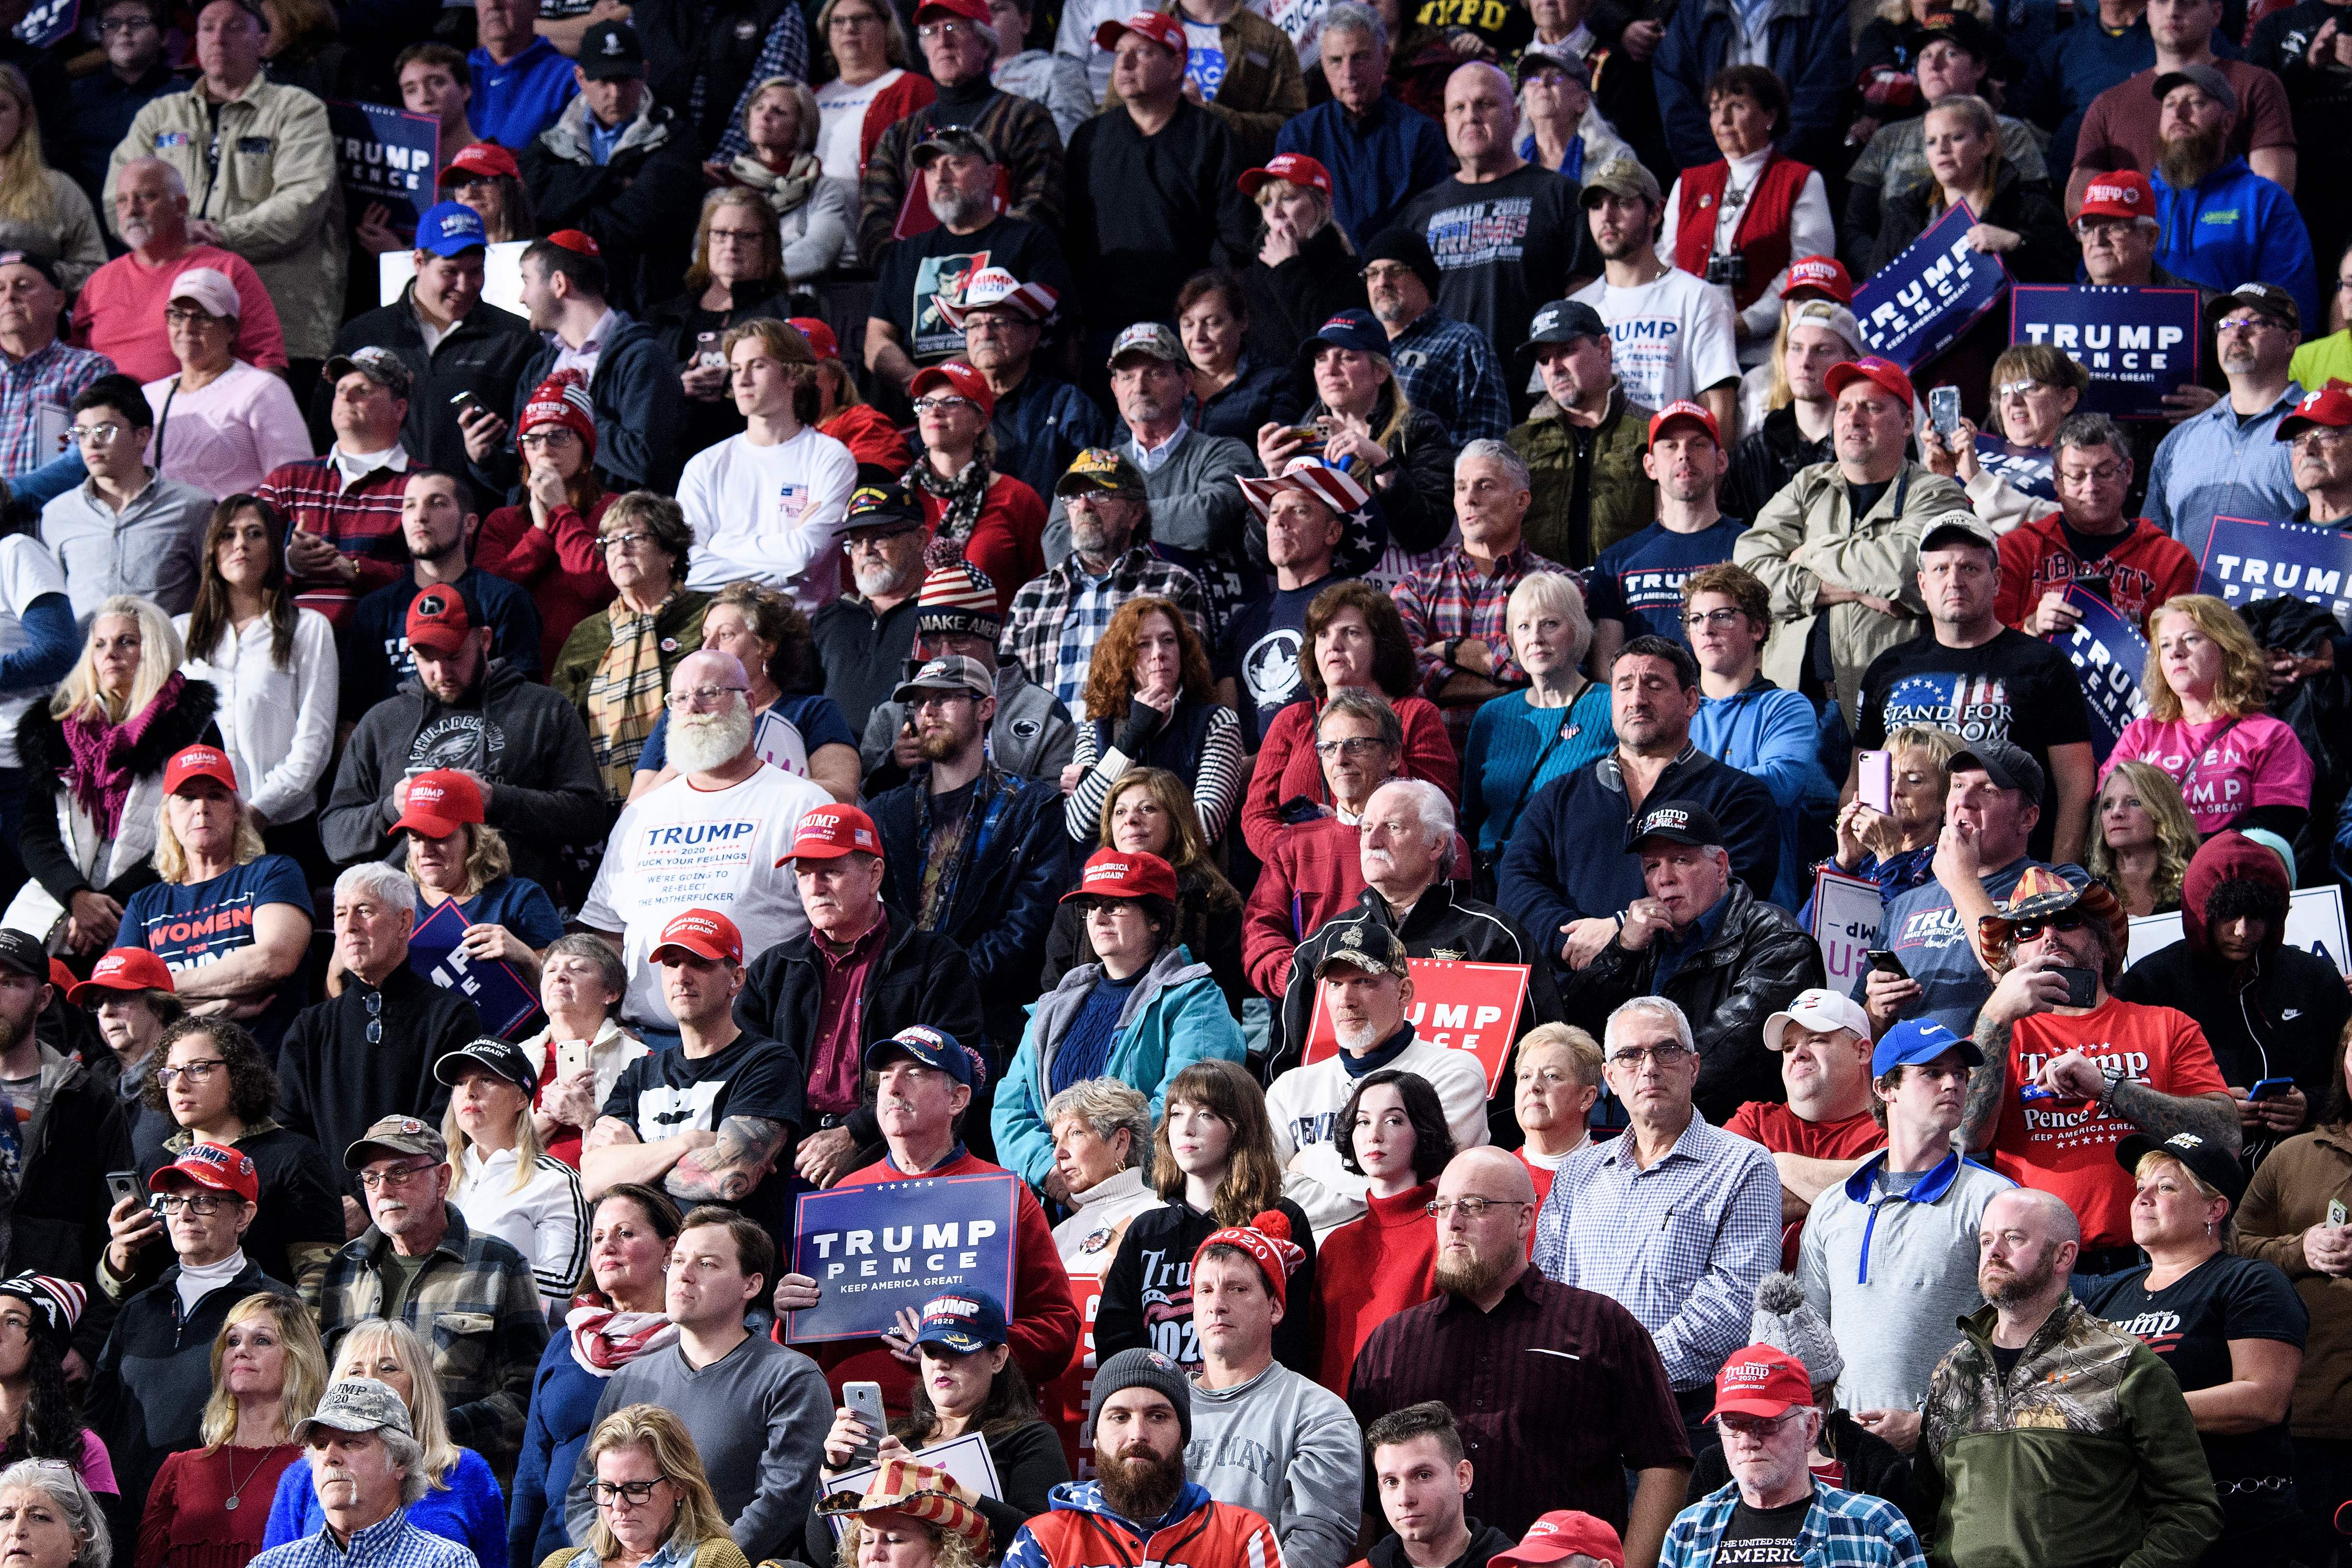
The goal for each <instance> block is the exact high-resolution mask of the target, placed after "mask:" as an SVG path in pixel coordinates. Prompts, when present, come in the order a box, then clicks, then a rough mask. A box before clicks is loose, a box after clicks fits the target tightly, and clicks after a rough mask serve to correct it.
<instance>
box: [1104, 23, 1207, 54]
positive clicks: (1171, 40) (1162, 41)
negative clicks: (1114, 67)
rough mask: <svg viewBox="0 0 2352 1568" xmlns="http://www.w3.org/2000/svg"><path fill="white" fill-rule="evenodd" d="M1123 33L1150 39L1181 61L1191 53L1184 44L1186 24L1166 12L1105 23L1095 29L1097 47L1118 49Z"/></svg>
mask: <svg viewBox="0 0 2352 1568" xmlns="http://www.w3.org/2000/svg"><path fill="white" fill-rule="evenodd" d="M1121 33H1135V34H1138V35H1140V36H1141V37H1147V38H1150V40H1151V41H1152V42H1153V43H1155V44H1158V45H1159V46H1160V47H1161V48H1163V49H1166V50H1167V51H1168V52H1169V53H1170V54H1172V55H1174V56H1175V57H1176V58H1178V59H1180V60H1181V59H1182V58H1184V57H1185V56H1186V55H1187V54H1188V53H1190V52H1191V51H1190V49H1189V48H1188V47H1187V46H1186V44H1185V42H1184V24H1183V23H1181V22H1180V21H1178V20H1177V19H1176V18H1175V17H1173V16H1170V15H1169V14H1168V13H1167V12H1165V11H1138V12H1137V13H1136V14H1135V15H1134V16H1129V18H1128V19H1127V20H1126V21H1124V22H1105V23H1104V24H1103V25H1102V26H1099V27H1097V28H1096V29H1095V47H1097V48H1098V49H1103V50H1107V51H1108V50H1115V49H1117V48H1118V36H1119V35H1120V34H1121Z"/></svg>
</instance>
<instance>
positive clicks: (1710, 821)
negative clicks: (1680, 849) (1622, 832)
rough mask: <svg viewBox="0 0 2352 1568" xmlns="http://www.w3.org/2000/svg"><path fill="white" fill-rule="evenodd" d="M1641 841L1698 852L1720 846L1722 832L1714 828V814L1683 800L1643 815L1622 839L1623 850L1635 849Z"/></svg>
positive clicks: (1655, 808)
mask: <svg viewBox="0 0 2352 1568" xmlns="http://www.w3.org/2000/svg"><path fill="white" fill-rule="evenodd" d="M1645 838H1663V839H1664V840H1665V841H1666V842H1667V843H1669V844H1686V845H1689V846H1691V847H1694V848H1699V849H1720V848H1722V847H1723V829H1722V828H1721V827H1720V826H1717V823H1716V820H1715V814H1714V813H1713V812H1711V811H1709V810H1707V809H1706V807H1705V806H1703V805H1694V804H1693V803H1691V802H1689V801H1686V800H1670V801H1668V802H1666V803H1665V804H1664V805H1654V806H1652V807H1651V808H1650V809H1649V810H1647V811H1645V812H1643V814H1642V816H1641V820H1640V821H1638V822H1636V823H1634V824H1633V832H1632V833H1630V834H1628V835H1627V836H1626V838H1625V847H1627V848H1628V849H1638V848H1640V847H1641V845H1642V841H1643V839H1645Z"/></svg>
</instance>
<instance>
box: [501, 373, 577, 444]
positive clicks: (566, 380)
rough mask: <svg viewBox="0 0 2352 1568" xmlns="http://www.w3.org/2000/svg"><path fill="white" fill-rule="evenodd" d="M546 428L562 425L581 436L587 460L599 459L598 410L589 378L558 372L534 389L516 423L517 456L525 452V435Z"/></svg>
mask: <svg viewBox="0 0 2352 1568" xmlns="http://www.w3.org/2000/svg"><path fill="white" fill-rule="evenodd" d="M543 425H561V426H563V427H564V428H565V429H567V430H569V431H571V432H572V434H573V435H575V436H577V437H580V443H581V445H582V446H583V447H586V448H587V451H588V460H589V461H590V462H592V463H593V462H594V461H595V460H596V409H595V405H593V403H591V402H590V401H589V400H588V378H587V377H586V376H584V375H583V374H580V373H579V372H578V371H576V370H559V371H557V372H556V373H555V374H553V375H551V376H549V377H548V378H547V379H546V380H545V381H542V382H541V383H540V384H539V385H538V386H537V387H535V388H533V389H532V391H531V395H530V401H529V402H528V403H525V404H524V405H522V418H521V419H520V420H519V421H517V422H516V424H515V453H516V455H517V456H518V457H520V455H521V453H522V437H523V432H525V431H526V430H536V429H538V428H539V427H540V426H543Z"/></svg>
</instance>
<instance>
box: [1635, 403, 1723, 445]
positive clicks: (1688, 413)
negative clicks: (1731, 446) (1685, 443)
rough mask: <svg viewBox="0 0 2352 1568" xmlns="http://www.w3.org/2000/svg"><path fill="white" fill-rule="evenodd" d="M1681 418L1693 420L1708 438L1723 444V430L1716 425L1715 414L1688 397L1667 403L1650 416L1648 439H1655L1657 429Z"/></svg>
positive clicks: (1661, 428) (1717, 443)
mask: <svg viewBox="0 0 2352 1568" xmlns="http://www.w3.org/2000/svg"><path fill="white" fill-rule="evenodd" d="M1683 420H1692V421H1695V422H1696V424H1697V425H1698V427H1699V428H1700V429H1702V430H1704V431H1706V438H1707V439H1708V440H1710V441H1712V442H1714V443H1715V444H1716V445H1717V446H1718V447H1720V446H1722V445H1723V431H1722V430H1721V429H1720V428H1718V427H1717V425H1716V423H1715V416H1714V415H1712V414H1709V413H1708V412H1707V411H1706V409H1705V408H1702V407H1700V406H1699V405H1697V404H1696V403H1693V402H1691V401H1690V400H1689V399H1688V398H1680V399H1677V400H1676V401H1675V402H1673V403H1669V404H1667V405H1665V406H1664V408H1661V409H1659V410H1658V411H1657V412H1656V413H1655V414H1653V415H1651V416H1650V439H1651V440H1653V441H1655V440H1656V439H1657V438H1658V432H1659V431H1661V430H1664V428H1665V427H1666V426H1669V425H1673V424H1676V423H1678V422H1680V421H1683Z"/></svg>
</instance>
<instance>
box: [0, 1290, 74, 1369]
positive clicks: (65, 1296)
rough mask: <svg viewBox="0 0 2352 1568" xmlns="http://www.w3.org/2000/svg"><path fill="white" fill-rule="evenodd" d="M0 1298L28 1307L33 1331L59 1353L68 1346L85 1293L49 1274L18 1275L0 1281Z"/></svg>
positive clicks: (71, 1340) (71, 1341)
mask: <svg viewBox="0 0 2352 1568" xmlns="http://www.w3.org/2000/svg"><path fill="white" fill-rule="evenodd" d="M0 1296H15V1297H16V1298H18V1299H19V1300H22V1301H24V1302H25V1303H26V1305H27V1306H29V1307H31V1308H32V1309H33V1312H34V1316H35V1318H36V1320H37V1321H35V1323H34V1325H33V1328H34V1331H35V1332H36V1333H43V1334H47V1336H48V1337H49V1338H50V1339H51V1340H53V1341H55V1342H57V1346H58V1350H60V1351H63V1350H66V1349H68V1347H69V1346H71V1345H72V1343H73V1331H74V1324H76V1323H78V1322H79V1321H81V1310H82V1308H83V1307H84V1306H86V1305H87V1304H88V1303H89V1291H88V1290H86V1289H82V1287H80V1286H79V1285H77V1284H75V1283H74V1282H73V1281H72V1280H70V1279H58V1278H57V1277H56V1276H55V1275H53V1274H19V1275H17V1276H16V1277H15V1278H14V1279H0Z"/></svg>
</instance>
